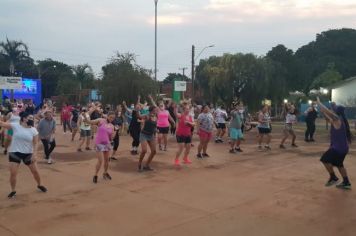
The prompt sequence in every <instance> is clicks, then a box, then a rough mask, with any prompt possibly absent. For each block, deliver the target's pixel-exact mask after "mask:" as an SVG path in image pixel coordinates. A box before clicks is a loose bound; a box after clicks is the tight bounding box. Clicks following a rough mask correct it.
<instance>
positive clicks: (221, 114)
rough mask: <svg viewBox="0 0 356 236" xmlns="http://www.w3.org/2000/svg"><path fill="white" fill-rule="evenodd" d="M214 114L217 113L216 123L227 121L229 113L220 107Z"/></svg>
mask: <svg viewBox="0 0 356 236" xmlns="http://www.w3.org/2000/svg"><path fill="white" fill-rule="evenodd" d="M214 114H215V122H216V123H218V124H219V123H220V124H221V123H225V122H226V118H227V113H226V111H225V110H223V109H220V108H218V109H216V111H215V113H214Z"/></svg>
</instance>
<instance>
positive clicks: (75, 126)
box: [70, 121, 78, 129]
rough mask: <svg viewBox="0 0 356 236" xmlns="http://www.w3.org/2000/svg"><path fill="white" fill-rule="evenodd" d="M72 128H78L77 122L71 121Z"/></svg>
mask: <svg viewBox="0 0 356 236" xmlns="http://www.w3.org/2000/svg"><path fill="white" fill-rule="evenodd" d="M70 127H71V128H72V129H76V128H78V124H77V122H74V121H71V122H70Z"/></svg>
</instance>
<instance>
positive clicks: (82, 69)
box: [72, 63, 95, 90]
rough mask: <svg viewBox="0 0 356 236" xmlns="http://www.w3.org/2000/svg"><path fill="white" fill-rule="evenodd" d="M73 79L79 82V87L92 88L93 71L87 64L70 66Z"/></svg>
mask: <svg viewBox="0 0 356 236" xmlns="http://www.w3.org/2000/svg"><path fill="white" fill-rule="evenodd" d="M72 70H73V72H74V76H75V79H76V80H77V81H78V82H79V89H80V90H81V89H92V88H93V87H94V78H95V77H94V73H93V69H92V68H91V66H90V65H89V64H87V63H86V64H83V65H76V66H72Z"/></svg>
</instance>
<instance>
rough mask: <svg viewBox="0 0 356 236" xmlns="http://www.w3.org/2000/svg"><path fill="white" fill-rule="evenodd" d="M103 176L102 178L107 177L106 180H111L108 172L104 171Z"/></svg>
mask: <svg viewBox="0 0 356 236" xmlns="http://www.w3.org/2000/svg"><path fill="white" fill-rule="evenodd" d="M103 178H104V179H108V180H111V179H112V178H111V176H110V175H109V173H104V174H103Z"/></svg>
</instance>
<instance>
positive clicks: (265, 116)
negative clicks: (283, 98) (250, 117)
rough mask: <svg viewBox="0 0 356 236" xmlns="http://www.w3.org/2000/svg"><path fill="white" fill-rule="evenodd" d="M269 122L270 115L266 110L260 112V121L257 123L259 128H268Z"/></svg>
mask: <svg viewBox="0 0 356 236" xmlns="http://www.w3.org/2000/svg"><path fill="white" fill-rule="evenodd" d="M270 122H271V116H270V115H269V113H268V112H266V113H263V114H262V122H261V123H259V124H258V127H259V128H266V129H269V128H270V125H269V123H270Z"/></svg>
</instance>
